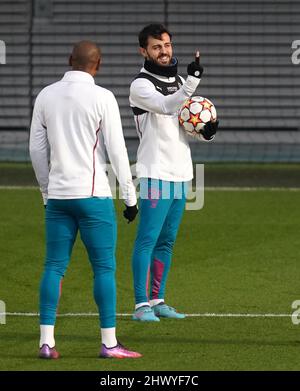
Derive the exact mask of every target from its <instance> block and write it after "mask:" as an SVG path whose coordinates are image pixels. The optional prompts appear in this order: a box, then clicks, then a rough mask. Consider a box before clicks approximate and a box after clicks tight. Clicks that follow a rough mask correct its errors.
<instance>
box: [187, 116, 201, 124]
mask: <svg viewBox="0 0 300 391" xmlns="http://www.w3.org/2000/svg"><path fill="white" fill-rule="evenodd" d="M187 122H189V123H191V124H193V125H194V127H196V126H197V124H201V123H202V121H201V119H200V113H197V114H192V113H191V115H190V118H189V120H188V121H187Z"/></svg>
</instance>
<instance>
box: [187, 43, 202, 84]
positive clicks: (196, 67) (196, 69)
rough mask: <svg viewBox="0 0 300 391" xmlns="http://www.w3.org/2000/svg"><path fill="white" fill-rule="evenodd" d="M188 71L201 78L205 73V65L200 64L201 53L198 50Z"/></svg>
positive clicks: (189, 73) (191, 74)
mask: <svg viewBox="0 0 300 391" xmlns="http://www.w3.org/2000/svg"><path fill="white" fill-rule="evenodd" d="M187 73H188V75H190V76H194V77H198V79H201V75H202V73H203V66H202V65H200V53H199V51H198V50H197V51H196V54H195V61H193V62H191V63H190V64H189V65H188V66H187Z"/></svg>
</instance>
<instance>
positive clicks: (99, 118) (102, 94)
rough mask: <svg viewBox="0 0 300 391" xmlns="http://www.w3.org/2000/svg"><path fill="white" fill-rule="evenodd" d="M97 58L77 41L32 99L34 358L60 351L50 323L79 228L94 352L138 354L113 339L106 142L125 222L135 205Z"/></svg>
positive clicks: (112, 230)
mask: <svg viewBox="0 0 300 391" xmlns="http://www.w3.org/2000/svg"><path fill="white" fill-rule="evenodd" d="M100 61H101V53H100V49H99V48H98V47H97V46H96V45H95V44H94V43H92V42H89V41H81V42H79V43H77V44H76V45H75V46H74V48H73V51H72V54H71V56H70V60H69V64H70V66H72V71H69V72H66V73H65V75H64V77H63V78H62V79H61V80H60V81H58V82H56V83H54V84H51V85H50V86H47V87H46V88H44V89H43V90H42V91H41V92H40V93H39V94H38V96H37V98H36V101H35V106H34V112H33V117H32V124H31V133H30V155H31V160H32V164H33V168H34V171H35V174H36V178H37V180H38V183H39V185H40V190H41V192H42V196H43V200H44V205H45V208H46V211H45V212H46V260H45V269H44V274H43V277H42V281H41V286H40V332H41V334H40V351H39V357H41V358H48V359H56V358H58V357H59V353H58V352H57V350H56V348H55V340H54V325H55V320H56V310H57V305H58V301H59V295H60V283H61V280H62V278H63V276H64V274H65V271H66V268H67V266H68V263H69V260H70V255H71V252H72V248H73V244H74V241H75V239H76V235H77V232H78V231H79V232H80V235H81V239H82V241H83V243H84V245H85V247H86V249H87V252H88V256H89V259H90V262H91V265H92V268H93V272H94V298H95V301H96V303H97V306H98V308H99V319H100V327H101V339H102V345H101V349H100V353H99V356H100V357H103V358H124V357H125V358H126V357H128V358H137V357H140V356H141V355H140V354H139V353H136V352H132V351H130V350H128V349H126V348H125V347H124V346H123V345H121V344H120V343H119V342H118V341H117V339H116V329H115V327H116V286H115V263H116V261H115V247H116V219H115V211H114V205H113V201H112V193H111V190H110V187H109V183H108V178H107V175H106V158H105V148H106V151H107V153H108V157H109V159H110V162H111V165H112V167H113V169H114V171H115V173H116V176H117V178H118V181H119V184H120V187H121V190H122V193H123V198H124V202H125V205H126V209H125V211H124V216H125V218H127V220H128V221H129V222H130V221H133V220H134V218H135V216H136V214H137V206H136V194H135V188H134V185H133V182H132V177H131V172H130V167H129V161H128V156H127V150H126V146H125V142H124V137H123V132H122V125H121V120H120V113H119V107H118V104H117V101H116V99H115V97H114V95H113V94H112V92H110V91H109V90H107V89H104V88H102V87H100V86H97V85H95V81H94V78H93V76H95V75H96V73H97V71H98V69H99V66H100ZM48 152H49V153H48ZM48 159H49V161H48Z"/></svg>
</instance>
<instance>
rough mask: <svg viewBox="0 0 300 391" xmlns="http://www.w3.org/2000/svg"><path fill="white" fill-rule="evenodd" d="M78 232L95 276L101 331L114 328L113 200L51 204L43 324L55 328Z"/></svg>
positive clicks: (42, 294) (42, 291)
mask: <svg viewBox="0 0 300 391" xmlns="http://www.w3.org/2000/svg"><path fill="white" fill-rule="evenodd" d="M78 231H79V232H80V236H81V239H82V241H83V243H84V245H85V247H86V249H87V252H88V256H89V260H90V262H91V265H92V268H93V272H94V298H95V301H96V303H97V306H98V308H99V315H100V327H102V328H109V327H115V323H116V286H115V267H116V261H115V248H116V218H115V211H114V204H113V201H112V199H111V198H96V197H93V198H81V199H68V200H64V199H59V200H58V199H50V200H48V204H47V208H46V244H47V245H46V261H45V269H44V274H43V276H42V281H41V286H40V324H42V325H54V324H55V320H56V311H57V306H58V301H59V296H60V283H61V280H62V278H63V276H64V274H65V272H66V269H67V266H68V264H69V260H70V256H71V252H72V248H73V245H74V242H75V239H76V236H77V232H78ZM82 278H86V277H85V276H82Z"/></svg>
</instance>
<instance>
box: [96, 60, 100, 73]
mask: <svg viewBox="0 0 300 391" xmlns="http://www.w3.org/2000/svg"><path fill="white" fill-rule="evenodd" d="M100 65H101V58H99V60H98V61H97V65H96V71H99V68H100Z"/></svg>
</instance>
